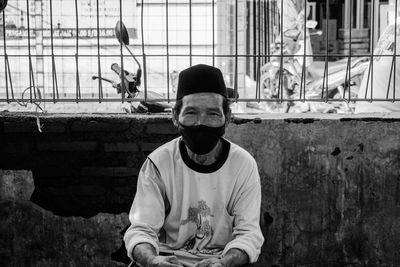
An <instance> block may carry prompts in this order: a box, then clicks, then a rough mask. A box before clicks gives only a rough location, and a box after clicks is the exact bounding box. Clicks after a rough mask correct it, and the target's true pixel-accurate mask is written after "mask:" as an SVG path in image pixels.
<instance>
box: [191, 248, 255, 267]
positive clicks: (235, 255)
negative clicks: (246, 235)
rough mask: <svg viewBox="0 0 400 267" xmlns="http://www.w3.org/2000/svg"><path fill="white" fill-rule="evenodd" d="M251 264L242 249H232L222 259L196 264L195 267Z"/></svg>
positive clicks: (226, 266)
mask: <svg viewBox="0 0 400 267" xmlns="http://www.w3.org/2000/svg"><path fill="white" fill-rule="evenodd" d="M248 262H249V257H248V256H247V254H246V252H244V251H243V250H240V249H236V248H233V249H230V250H228V252H227V253H226V254H225V256H224V257H222V258H221V259H218V258H210V259H205V260H202V261H200V262H198V263H196V264H195V265H194V266H193V267H236V266H242V265H244V264H246V263H248Z"/></svg>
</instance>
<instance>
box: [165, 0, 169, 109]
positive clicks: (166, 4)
mask: <svg viewBox="0 0 400 267" xmlns="http://www.w3.org/2000/svg"><path fill="white" fill-rule="evenodd" d="M168 7H169V3H168V0H166V1H165V28H166V31H165V33H166V38H167V39H166V43H167V99H168V102H169V100H170V96H169V34H168V32H169V24H168V18H169V13H168Z"/></svg>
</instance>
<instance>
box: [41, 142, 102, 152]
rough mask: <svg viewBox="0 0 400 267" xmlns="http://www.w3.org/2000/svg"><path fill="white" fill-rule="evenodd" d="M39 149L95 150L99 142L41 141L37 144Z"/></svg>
mask: <svg viewBox="0 0 400 267" xmlns="http://www.w3.org/2000/svg"><path fill="white" fill-rule="evenodd" d="M37 148H38V150H39V151H93V150H96V149H97V142H92V141H87V142H78V141H75V142H41V143H39V144H38V145H37Z"/></svg>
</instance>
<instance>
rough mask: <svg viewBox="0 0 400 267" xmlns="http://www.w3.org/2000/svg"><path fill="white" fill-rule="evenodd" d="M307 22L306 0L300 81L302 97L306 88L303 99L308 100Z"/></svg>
mask: <svg viewBox="0 0 400 267" xmlns="http://www.w3.org/2000/svg"><path fill="white" fill-rule="evenodd" d="M306 22H307V0H304V25H303V42H304V47H303V65H302V67H301V81H300V98H301V97H302V93H303V90H304V94H303V101H305V100H306V61H307V59H308V58H307V56H308V55H306V53H307V27H306ZM310 38H311V37H310ZM303 87H304V88H303Z"/></svg>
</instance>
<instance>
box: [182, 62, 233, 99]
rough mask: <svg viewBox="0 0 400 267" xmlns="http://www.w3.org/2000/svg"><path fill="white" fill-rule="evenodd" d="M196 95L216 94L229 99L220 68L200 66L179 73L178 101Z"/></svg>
mask: <svg viewBox="0 0 400 267" xmlns="http://www.w3.org/2000/svg"><path fill="white" fill-rule="evenodd" d="M196 93H216V94H220V95H222V96H224V97H227V93H226V86H225V82H224V78H223V77H222V73H221V71H220V70H219V69H218V68H215V67H212V66H208V65H204V64H199V65H195V66H192V67H190V68H187V69H185V70H183V71H181V72H180V73H179V81H178V92H177V93H176V100H179V99H182V98H183V97H184V96H185V95H191V94H196Z"/></svg>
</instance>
